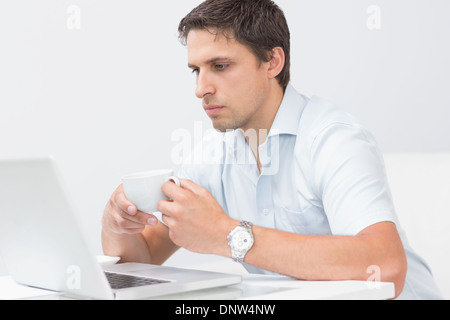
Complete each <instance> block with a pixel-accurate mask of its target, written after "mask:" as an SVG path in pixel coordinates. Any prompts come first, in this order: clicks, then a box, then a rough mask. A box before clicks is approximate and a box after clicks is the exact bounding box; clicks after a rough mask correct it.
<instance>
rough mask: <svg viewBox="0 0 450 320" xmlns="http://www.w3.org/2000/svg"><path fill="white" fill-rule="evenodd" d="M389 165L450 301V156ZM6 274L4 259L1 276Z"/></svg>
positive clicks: (414, 242)
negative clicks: (449, 267)
mask: <svg viewBox="0 0 450 320" xmlns="http://www.w3.org/2000/svg"><path fill="white" fill-rule="evenodd" d="M385 162H386V170H387V173H388V179H389V182H390V186H391V190H392V195H393V198H394V203H395V206H396V209H397V214H398V216H399V219H400V223H401V225H402V227H403V229H404V230H405V232H406V234H407V236H408V239H409V241H410V244H411V246H412V247H413V248H414V249H415V250H416V251H417V252H418V253H419V254H420V255H421V256H422V257H424V258H425V260H426V261H427V262H428V264H429V265H430V266H431V269H432V270H433V274H434V277H435V279H436V281H437V284H438V286H439V287H440V289H441V292H442V294H443V296H444V298H445V299H450V271H449V270H448V266H449V265H450V248H449V247H450V153H441V154H411V153H405V154H386V155H385ZM447 246H449V247H447ZM193 256H195V257H197V256H196V255H195V254H192V253H189V252H187V251H186V252H185V251H183V250H181V251H180V252H179V253H177V254H176V255H175V256H174V257H173V258H171V259H170V260H169V261H168V264H169V265H170V264H173V265H183V266H186V267H194V266H195V267H200V266H201V265H199V264H198V263H199V262H200V261H202V260H205V259H206V260H208V259H207V257H200V256H198V258H199V259H193ZM193 261H196V262H197V263H196V264H195V265H193V264H192V263H193ZM226 261H228V260H226ZM225 264H226V263H225ZM225 264H224V260H221V259H217V260H216V263H214V262H213V261H210V260H208V261H206V264H205V265H208V267H211V266H214V265H215V266H216V267H219V268H220V267H222V268H226V269H228V271H230V270H229V268H230V266H231V267H233V268H234V269H235V270H236V271H237V272H239V271H242V270H241V269H242V268H240V265H237V264H226V266H225ZM5 274H6V270H5V269H4V266H3V265H2V261H1V257H0V275H5Z"/></svg>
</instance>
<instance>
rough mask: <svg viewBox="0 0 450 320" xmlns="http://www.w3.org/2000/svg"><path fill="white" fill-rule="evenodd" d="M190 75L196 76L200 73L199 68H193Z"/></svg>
mask: <svg viewBox="0 0 450 320" xmlns="http://www.w3.org/2000/svg"><path fill="white" fill-rule="evenodd" d="M192 73H193V74H196V75H198V74H199V73H200V69H199V68H193V69H192Z"/></svg>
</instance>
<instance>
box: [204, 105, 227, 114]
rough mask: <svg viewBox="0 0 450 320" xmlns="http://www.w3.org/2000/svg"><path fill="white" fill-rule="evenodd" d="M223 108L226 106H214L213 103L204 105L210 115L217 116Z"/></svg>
mask: <svg viewBox="0 0 450 320" xmlns="http://www.w3.org/2000/svg"><path fill="white" fill-rule="evenodd" d="M223 108H224V107H223V106H213V105H211V106H205V107H204V109H205V111H206V114H207V115H208V116H215V115H217V114H218V113H220V111H222V110H223Z"/></svg>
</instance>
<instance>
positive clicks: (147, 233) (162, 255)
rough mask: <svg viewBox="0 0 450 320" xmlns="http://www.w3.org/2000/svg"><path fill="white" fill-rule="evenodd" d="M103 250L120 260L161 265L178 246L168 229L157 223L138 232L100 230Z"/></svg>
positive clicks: (122, 261)
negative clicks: (170, 236)
mask: <svg viewBox="0 0 450 320" xmlns="http://www.w3.org/2000/svg"><path fill="white" fill-rule="evenodd" d="M102 244H103V251H104V252H105V254H107V255H111V256H118V257H120V258H121V259H120V262H121V263H124V262H137V263H150V264H156V265H161V264H163V263H164V262H165V261H166V260H167V259H168V258H169V257H170V256H171V255H172V254H173V253H175V252H176V251H177V250H178V249H179V247H178V246H176V245H175V244H174V243H173V242H172V241H171V240H170V238H169V234H168V229H167V227H165V226H164V225H163V224H161V223H159V224H158V225H156V226H152V227H150V226H147V227H146V228H145V230H144V231H143V232H142V233H138V234H132V235H128V234H115V233H113V232H111V231H106V228H104V229H103V231H102Z"/></svg>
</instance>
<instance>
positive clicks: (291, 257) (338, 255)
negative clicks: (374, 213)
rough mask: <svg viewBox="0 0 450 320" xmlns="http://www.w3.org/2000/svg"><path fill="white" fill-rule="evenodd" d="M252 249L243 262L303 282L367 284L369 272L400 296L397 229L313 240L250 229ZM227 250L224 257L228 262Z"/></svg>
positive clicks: (401, 259)
mask: <svg viewBox="0 0 450 320" xmlns="http://www.w3.org/2000/svg"><path fill="white" fill-rule="evenodd" d="M253 235H254V239H255V243H254V246H253V247H252V248H251V250H250V251H249V252H248V253H247V255H246V257H245V260H244V261H245V262H246V263H248V264H250V265H253V266H255V267H258V268H261V269H264V270H269V271H272V272H276V273H280V274H284V275H287V276H291V277H293V278H296V279H302V280H363V281H365V280H367V279H368V278H369V277H370V276H371V275H372V273H371V272H372V270H373V269H372V268H370V267H373V266H375V267H376V270H379V271H380V274H379V276H380V281H385V282H394V283H395V287H396V292H397V295H398V294H400V293H401V291H402V289H403V284H404V278H405V276H406V256H405V253H404V250H403V246H402V244H401V240H400V238H399V236H398V233H397V231H396V228H395V225H394V224H392V223H389V222H386V223H381V224H378V225H374V226H371V227H369V228H367V229H366V230H364V231H362V232H361V233H360V234H358V235H357V236H311V235H301V234H293V233H287V232H283V231H278V230H272V229H266V228H261V227H258V226H254V227H253ZM229 251H230V249H229V248H228V251H226V249H225V248H223V251H222V252H224V253H225V255H227V256H230V253H229Z"/></svg>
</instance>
